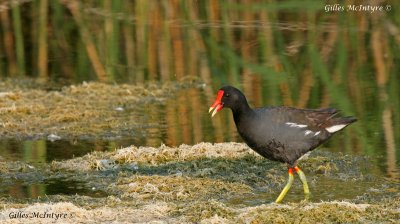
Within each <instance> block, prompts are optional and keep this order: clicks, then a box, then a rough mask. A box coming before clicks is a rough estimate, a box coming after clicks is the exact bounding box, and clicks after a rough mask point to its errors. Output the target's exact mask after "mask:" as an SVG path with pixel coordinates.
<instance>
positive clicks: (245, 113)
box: [232, 101, 254, 124]
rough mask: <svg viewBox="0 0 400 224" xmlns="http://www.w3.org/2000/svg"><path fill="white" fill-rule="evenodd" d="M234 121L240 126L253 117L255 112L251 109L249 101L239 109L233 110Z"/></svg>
mask: <svg viewBox="0 0 400 224" xmlns="http://www.w3.org/2000/svg"><path fill="white" fill-rule="evenodd" d="M232 114H233V119H234V120H235V123H236V124H239V123H240V122H241V121H243V120H245V119H246V118H249V117H251V116H253V114H254V111H253V109H251V108H250V106H249V104H248V103H247V101H245V103H243V104H240V105H239V106H238V107H235V108H232Z"/></svg>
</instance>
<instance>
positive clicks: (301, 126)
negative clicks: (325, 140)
mask: <svg viewBox="0 0 400 224" xmlns="http://www.w3.org/2000/svg"><path fill="white" fill-rule="evenodd" d="M286 124H287V125H289V127H293V128H305V127H307V125H305V124H296V123H292V122H286Z"/></svg>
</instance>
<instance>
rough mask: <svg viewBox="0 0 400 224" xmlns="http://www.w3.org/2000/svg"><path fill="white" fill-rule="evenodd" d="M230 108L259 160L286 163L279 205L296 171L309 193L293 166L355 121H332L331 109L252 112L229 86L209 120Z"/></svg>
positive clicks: (275, 108)
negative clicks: (263, 158) (287, 174)
mask: <svg viewBox="0 0 400 224" xmlns="http://www.w3.org/2000/svg"><path fill="white" fill-rule="evenodd" d="M224 107H228V108H231V110H232V113H233V119H234V121H235V124H236V128H237V130H238V132H239V134H240V136H241V137H242V138H243V140H244V141H245V142H246V144H247V145H248V146H249V147H250V148H252V149H253V150H254V151H256V152H257V153H258V154H260V155H261V156H263V157H265V158H267V159H270V160H274V161H279V162H283V163H286V164H287V165H288V173H289V180H288V183H287V184H286V186H285V187H284V188H283V190H282V192H281V193H280V194H279V196H278V198H277V199H276V201H275V202H276V203H279V202H280V201H282V199H283V198H284V197H285V195H286V193H287V191H288V190H289V189H290V187H291V185H292V183H293V179H294V177H293V171H295V172H296V173H297V174H298V175H299V177H300V180H301V182H302V183H303V188H304V194H305V198H306V199H308V197H309V194H310V191H309V188H308V184H307V180H306V176H305V175H304V173H303V171H301V170H300V168H299V167H298V166H297V165H296V162H297V160H298V159H299V158H300V157H301V156H303V155H304V154H306V153H307V152H309V151H311V150H313V149H315V148H316V147H318V146H319V145H321V144H322V143H324V142H325V141H326V140H328V139H329V138H330V137H331V136H332V135H333V134H334V133H336V132H338V131H340V130H342V129H343V128H345V127H346V126H347V125H349V124H351V123H353V122H355V121H357V119H356V118H354V117H335V115H337V113H338V112H339V111H338V110H337V109H334V108H325V109H298V108H293V107H285V106H270V107H263V108H256V109H252V108H250V107H249V104H248V103H247V100H246V97H245V96H244V95H243V93H242V92H240V91H239V90H238V89H236V88H234V87H232V86H225V87H222V88H221V89H220V90H219V91H218V95H217V99H216V100H215V102H214V103H213V104H212V106H211V107H210V110H209V112H211V111H212V110H214V111H213V113H212V115H211V116H212V117H213V116H214V115H215V114H216V113H217V112H218V111H220V110H221V109H222V108H224Z"/></svg>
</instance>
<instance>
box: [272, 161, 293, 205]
mask: <svg viewBox="0 0 400 224" xmlns="http://www.w3.org/2000/svg"><path fill="white" fill-rule="evenodd" d="M288 173H289V180H288V182H287V184H286V186H285V187H284V188H283V190H282V192H281V193H280V194H279V196H278V198H277V199H276V200H275V202H276V203H279V202H281V201H282V199H283V198H284V197H285V195H286V193H287V192H288V191H289V189H290V187H291V186H292V184H293V180H294V177H293V170H292V168H289V169H288Z"/></svg>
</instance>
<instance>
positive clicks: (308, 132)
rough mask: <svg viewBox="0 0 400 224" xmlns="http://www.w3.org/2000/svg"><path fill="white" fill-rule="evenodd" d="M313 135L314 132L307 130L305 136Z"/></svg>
mask: <svg viewBox="0 0 400 224" xmlns="http://www.w3.org/2000/svg"><path fill="white" fill-rule="evenodd" d="M311 133H313V132H312V131H310V130H307V131H306V132H305V133H304V135H309V134H311Z"/></svg>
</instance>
